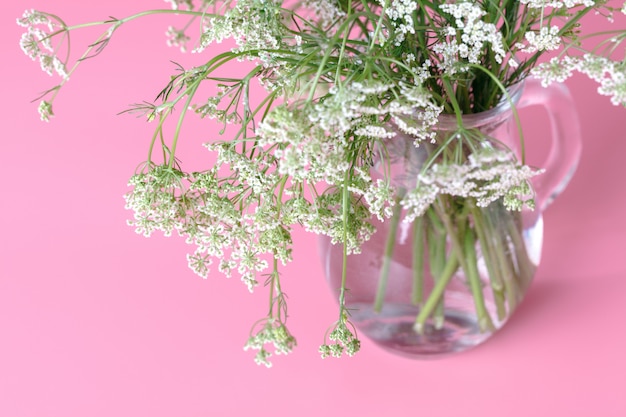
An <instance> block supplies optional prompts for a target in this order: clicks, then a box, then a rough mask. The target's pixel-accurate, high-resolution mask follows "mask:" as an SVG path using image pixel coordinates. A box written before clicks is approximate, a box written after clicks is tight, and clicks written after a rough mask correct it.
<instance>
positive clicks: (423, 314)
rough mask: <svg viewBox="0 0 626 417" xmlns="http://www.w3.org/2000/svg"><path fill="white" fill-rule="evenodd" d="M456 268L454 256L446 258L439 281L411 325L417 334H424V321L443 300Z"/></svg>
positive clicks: (457, 265) (456, 262) (456, 261)
mask: <svg viewBox="0 0 626 417" xmlns="http://www.w3.org/2000/svg"><path fill="white" fill-rule="evenodd" d="M458 267H459V263H458V260H457V257H456V256H455V255H454V254H451V255H450V257H448V260H447V262H446V265H445V267H444V268H443V271H442V273H441V275H440V276H439V279H438V280H437V282H436V283H435V286H434V287H433V290H432V291H431V292H430V295H429V296H428V299H427V300H426V302H425V303H424V306H423V307H422V310H421V311H420V312H419V314H418V315H417V317H416V318H415V324H414V325H413V328H414V329H415V331H416V332H417V333H419V334H424V330H425V329H424V325H425V323H426V319H428V317H430V315H431V314H432V313H433V311H434V310H435V307H436V306H437V304H438V303H439V300H440V299H442V298H443V293H444V291H445V289H446V287H447V286H448V283H449V282H450V279H451V278H452V277H453V276H454V273H455V272H456V270H457V268H458Z"/></svg>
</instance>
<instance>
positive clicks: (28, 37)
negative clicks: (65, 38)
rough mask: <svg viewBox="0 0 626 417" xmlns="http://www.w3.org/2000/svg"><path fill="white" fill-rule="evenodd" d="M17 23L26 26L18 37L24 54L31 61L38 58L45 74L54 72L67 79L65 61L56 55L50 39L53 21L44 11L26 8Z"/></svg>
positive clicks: (54, 26) (53, 27)
mask: <svg viewBox="0 0 626 417" xmlns="http://www.w3.org/2000/svg"><path fill="white" fill-rule="evenodd" d="M17 24H18V25H20V26H22V27H25V28H26V32H25V33H24V34H22V38H21V39H20V47H21V48H22V51H24V53H25V54H26V56H28V57H29V58H31V59H32V60H33V61H35V60H37V59H38V60H39V64H40V65H41V69H42V70H43V71H44V72H45V73H46V74H48V75H52V74H53V73H56V74H58V75H59V76H60V77H61V78H63V79H66V80H67V79H68V77H69V75H68V73H67V70H66V68H65V62H63V61H61V59H59V57H57V55H56V53H55V48H54V47H53V45H52V42H51V39H50V36H51V33H52V32H53V31H54V29H55V28H56V24H55V22H54V21H52V20H51V19H50V17H49V16H48V15H46V14H44V13H41V12H38V11H36V10H26V11H25V12H24V14H23V16H22V18H20V19H17ZM42 27H45V28H46V29H47V30H48V31H46V30H44V29H43V28H42Z"/></svg>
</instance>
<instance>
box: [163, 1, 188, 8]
mask: <svg viewBox="0 0 626 417" xmlns="http://www.w3.org/2000/svg"><path fill="white" fill-rule="evenodd" d="M164 1H165V2H166V3H169V4H170V6H171V7H172V10H183V8H186V9H187V10H193V0H164Z"/></svg>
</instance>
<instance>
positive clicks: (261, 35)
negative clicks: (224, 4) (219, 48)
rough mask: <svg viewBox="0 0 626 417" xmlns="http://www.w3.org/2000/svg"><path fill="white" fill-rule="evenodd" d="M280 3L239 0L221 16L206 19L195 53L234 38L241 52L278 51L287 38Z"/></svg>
mask: <svg viewBox="0 0 626 417" xmlns="http://www.w3.org/2000/svg"><path fill="white" fill-rule="evenodd" d="M281 3H282V2H281V1H280V0H238V1H237V3H236V4H235V5H234V6H232V8H231V9H230V10H227V11H225V12H223V14H222V15H220V16H215V17H211V18H207V19H204V21H203V26H204V27H203V33H202V35H201V37H200V44H199V46H198V47H197V48H195V49H194V52H198V53H199V52H202V51H204V50H205V49H206V48H207V47H208V46H209V45H211V44H213V43H221V42H222V41H223V40H224V39H231V38H232V39H234V41H235V42H236V43H237V45H238V46H239V48H238V49H237V50H238V51H246V50H267V49H269V50H273V49H277V48H278V47H279V46H280V45H282V42H283V37H285V35H286V30H285V29H286V28H285V27H284V26H283V24H282V22H281V20H282V15H281V10H280V4H281Z"/></svg>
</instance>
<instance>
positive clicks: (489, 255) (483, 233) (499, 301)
mask: <svg viewBox="0 0 626 417" xmlns="http://www.w3.org/2000/svg"><path fill="white" fill-rule="evenodd" d="M472 217H473V219H474V229H475V230H476V235H477V236H478V241H479V242H480V248H481V250H482V255H483V258H484V260H485V266H486V267H487V273H488V274H489V281H490V282H491V290H492V292H493V299H494V302H495V304H496V310H497V314H498V319H499V320H504V319H505V318H506V305H505V295H504V284H503V283H502V277H501V276H500V274H499V272H500V269H499V268H498V267H497V265H496V259H497V258H496V256H495V255H494V252H495V251H497V250H499V249H498V248H497V247H494V245H493V244H492V241H493V239H492V236H490V235H489V234H488V230H487V229H486V226H485V222H484V220H483V214H482V211H481V209H479V208H478V207H475V206H474V207H472Z"/></svg>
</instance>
